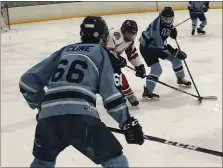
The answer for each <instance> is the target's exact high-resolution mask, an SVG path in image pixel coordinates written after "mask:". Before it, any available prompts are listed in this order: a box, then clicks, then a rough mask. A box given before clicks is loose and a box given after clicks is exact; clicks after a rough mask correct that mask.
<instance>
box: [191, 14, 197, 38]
mask: <svg viewBox="0 0 223 168" xmlns="http://www.w3.org/2000/svg"><path fill="white" fill-rule="evenodd" d="M190 18H191V21H192V32H191V35H194V34H195V30H196V27H197V21H198V20H197V15H196V13H191V12H190Z"/></svg>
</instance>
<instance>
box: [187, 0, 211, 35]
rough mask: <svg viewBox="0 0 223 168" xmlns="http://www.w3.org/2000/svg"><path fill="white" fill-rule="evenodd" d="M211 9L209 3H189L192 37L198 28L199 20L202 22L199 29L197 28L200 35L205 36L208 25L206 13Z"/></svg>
mask: <svg viewBox="0 0 223 168" xmlns="http://www.w3.org/2000/svg"><path fill="white" fill-rule="evenodd" d="M208 9H209V1H189V4H188V10H189V13H190V17H191V20H192V32H191V35H194V34H195V29H196V27H197V22H198V19H199V20H200V21H201V24H200V26H199V28H197V33H198V34H205V33H206V32H205V31H204V30H203V29H204V27H205V26H206V24H207V19H206V16H205V14H204V13H205V12H207V11H208Z"/></svg>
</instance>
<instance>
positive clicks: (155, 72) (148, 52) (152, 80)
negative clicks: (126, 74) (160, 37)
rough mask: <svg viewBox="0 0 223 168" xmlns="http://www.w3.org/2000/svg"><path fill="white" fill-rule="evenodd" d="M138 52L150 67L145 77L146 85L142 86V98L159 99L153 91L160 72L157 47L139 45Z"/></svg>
mask: <svg viewBox="0 0 223 168" xmlns="http://www.w3.org/2000/svg"><path fill="white" fill-rule="evenodd" d="M140 53H141V55H142V57H143V58H144V60H145V62H146V64H147V66H148V67H151V70H150V73H149V75H148V76H147V78H146V87H144V92H143V95H142V97H143V99H145V100H147V99H155V100H158V99H159V95H157V94H155V93H153V91H154V89H155V87H156V80H158V79H159V77H160V75H161V74H162V68H161V65H160V63H159V55H160V54H161V53H160V51H159V49H157V48H148V47H143V46H140Z"/></svg>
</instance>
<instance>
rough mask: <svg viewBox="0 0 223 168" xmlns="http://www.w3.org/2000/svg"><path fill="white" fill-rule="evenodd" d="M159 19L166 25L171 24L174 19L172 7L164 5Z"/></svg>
mask: <svg viewBox="0 0 223 168" xmlns="http://www.w3.org/2000/svg"><path fill="white" fill-rule="evenodd" d="M161 21H162V22H163V23H164V24H165V25H167V26H172V25H173V21H174V11H173V9H172V7H164V8H163V10H162V11H161Z"/></svg>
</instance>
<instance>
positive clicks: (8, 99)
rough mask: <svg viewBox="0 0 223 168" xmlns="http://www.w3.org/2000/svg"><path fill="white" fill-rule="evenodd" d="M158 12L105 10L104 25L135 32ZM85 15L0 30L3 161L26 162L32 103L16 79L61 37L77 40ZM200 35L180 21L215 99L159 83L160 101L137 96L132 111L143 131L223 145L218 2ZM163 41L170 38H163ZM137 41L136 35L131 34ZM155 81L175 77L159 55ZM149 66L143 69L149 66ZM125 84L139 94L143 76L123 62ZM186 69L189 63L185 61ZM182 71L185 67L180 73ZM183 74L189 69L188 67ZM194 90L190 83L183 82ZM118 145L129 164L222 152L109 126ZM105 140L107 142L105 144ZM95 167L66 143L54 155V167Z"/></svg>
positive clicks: (200, 160)
mask: <svg viewBox="0 0 223 168" xmlns="http://www.w3.org/2000/svg"><path fill="white" fill-rule="evenodd" d="M157 14H158V13H156V12H154V13H144V14H128V15H116V16H106V17H104V18H105V20H106V21H107V23H108V26H109V27H110V28H112V27H114V28H118V27H119V26H120V25H121V24H122V22H123V21H124V20H125V19H134V20H136V21H137V23H138V26H139V33H138V36H137V39H138V38H139V37H140V34H141V32H142V31H143V30H145V29H146V27H147V26H148V24H149V23H150V22H151V21H152V20H153V19H154V18H155V17H156V16H157ZM175 15H176V16H175V23H176V24H177V23H179V22H181V21H183V20H185V19H187V18H188V17H189V16H188V12H187V11H176V12H175ZM82 19H83V18H78V19H66V20H59V21H49V22H40V23H32V24H23V25H15V26H12V30H11V31H10V32H6V33H4V34H2V36H1V40H2V41H1V166H2V167H28V166H29V165H30V163H31V162H32V159H33V156H32V146H33V138H34V131H35V126H36V121H35V114H36V111H33V110H31V109H30V108H29V107H28V105H27V104H26V102H25V100H24V99H23V97H22V95H21V94H20V92H19V87H18V85H19V79H20V77H21V75H22V74H23V73H24V72H25V71H26V70H28V68H30V67H31V66H33V65H34V64H36V63H38V62H39V61H41V60H43V59H44V58H46V57H47V56H49V55H50V54H52V53H53V52H55V51H56V50H58V49H59V48H61V47H63V46H64V45H67V44H71V43H76V42H79V30H80V29H79V28H80V23H81V21H82ZM207 19H208V24H207V26H206V28H205V30H206V31H207V34H206V35H204V36H198V35H195V36H193V37H192V36H191V35H190V34H191V21H187V22H186V23H184V24H182V25H180V26H179V27H178V42H179V44H180V46H181V49H182V50H183V51H185V52H186V53H187V55H188V58H187V60H186V61H187V64H188V66H189V68H190V71H191V73H192V76H193V77H194V80H195V83H196V84H197V87H198V89H199V92H200V94H201V95H202V96H210V95H215V96H217V97H218V100H217V101H208V100H206V101H203V102H202V104H198V103H197V102H198V101H197V100H196V99H195V98H194V97H191V96H188V95H185V94H183V93H180V92H177V91H174V90H172V89H170V88H167V87H165V86H162V85H160V84H157V87H156V89H155V92H156V93H158V94H159V95H160V101H159V102H147V103H146V102H140V109H139V110H133V109H131V108H130V112H131V114H132V115H134V116H135V117H136V118H137V119H138V120H139V122H140V124H141V125H142V127H143V130H144V132H145V133H146V134H148V135H151V136H156V137H160V138H164V139H168V140H172V141H178V142H181V143H186V144H191V145H195V146H200V147H204V148H208V149H212V150H217V151H222V22H221V21H222V10H209V12H208V13H207ZM169 43H171V44H173V45H174V46H175V47H176V45H175V43H174V41H173V40H169ZM136 46H137V47H138V40H137V42H136ZM161 64H162V66H163V74H162V76H161V78H160V80H161V81H163V82H166V83H168V84H170V85H174V86H177V85H176V78H175V76H174V73H173V71H172V66H171V64H170V63H169V62H168V61H161ZM147 70H149V69H147ZM123 72H124V73H125V74H126V76H127V78H128V80H129V83H130V85H131V87H132V88H133V90H134V92H135V93H136V96H137V97H138V99H140V100H141V95H142V92H143V85H144V83H145V79H144V80H142V79H139V78H136V77H135V75H134V73H133V72H132V71H131V70H129V69H123ZM185 72H187V70H186V69H185ZM186 74H187V73H186ZM187 77H188V78H189V75H187ZM187 91H188V92H191V93H194V94H196V92H195V89H194V88H191V89H187ZM97 107H98V108H99V110H100V115H101V118H102V120H104V121H105V122H106V124H107V126H113V127H117V126H118V125H117V124H116V123H115V122H114V121H113V120H112V119H111V118H110V117H109V116H108V115H107V113H106V111H105V109H104V108H103V106H102V102H101V99H100V98H99V101H98V102H97ZM115 135H116V137H117V138H118V140H119V141H120V142H121V144H122V145H123V147H124V154H125V155H126V156H127V158H128V160H129V164H130V166H132V167H133V166H136V167H139V166H140V167H142V166H147V167H156V166H162V167H163V166H171V167H174V166H181V167H183V166H184V167H189V166H193V167H197V166H202V167H204V166H208V167H222V158H220V157H217V156H213V155H209V154H204V153H200V152H196V151H191V150H187V149H182V148H178V147H174V146H169V145H165V144H161V143H157V142H152V141H146V142H145V143H144V144H143V145H142V146H137V145H129V144H127V143H126V141H125V139H124V136H122V135H118V134H115ZM108 145H109V144H108ZM68 166H69V167H79V166H85V167H93V166H96V165H94V164H93V163H92V162H91V161H90V160H88V159H87V158H85V156H83V155H82V154H80V153H79V152H77V151H76V150H75V149H73V148H71V147H69V148H67V149H66V150H65V151H64V152H63V153H61V154H60V155H59V157H58V159H57V167H68Z"/></svg>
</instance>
